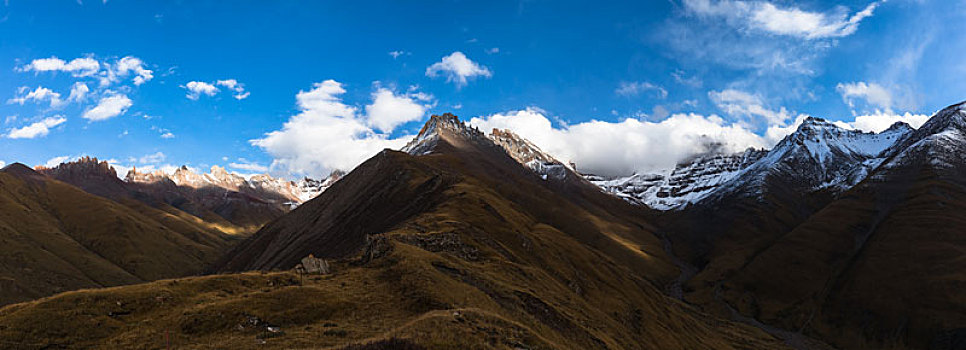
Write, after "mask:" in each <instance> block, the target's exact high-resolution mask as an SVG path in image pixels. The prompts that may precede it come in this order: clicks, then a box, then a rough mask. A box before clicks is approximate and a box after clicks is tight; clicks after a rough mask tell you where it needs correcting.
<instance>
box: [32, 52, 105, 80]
mask: <svg viewBox="0 0 966 350" xmlns="http://www.w3.org/2000/svg"><path fill="white" fill-rule="evenodd" d="M100 69H101V65H100V63H98V62H97V60H95V59H93V58H91V57H82V58H75V59H73V60H71V61H70V62H67V61H64V60H62V59H59V58H57V57H50V58H40V59H35V60H33V61H30V63H29V64H27V65H25V66H23V67H21V68H20V70H22V71H34V72H58V71H59V72H69V73H71V75H73V76H75V77H88V76H92V75H94V74H96V73H97V71H98V70H100Z"/></svg>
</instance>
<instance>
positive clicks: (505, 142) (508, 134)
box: [489, 129, 572, 180]
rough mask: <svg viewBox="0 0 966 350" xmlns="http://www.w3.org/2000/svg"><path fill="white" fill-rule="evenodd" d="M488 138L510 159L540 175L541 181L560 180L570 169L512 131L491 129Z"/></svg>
mask: <svg viewBox="0 0 966 350" xmlns="http://www.w3.org/2000/svg"><path fill="white" fill-rule="evenodd" d="M489 138H490V140H492V141H493V143H496V144H497V145H499V146H500V147H503V149H504V150H506V152H507V154H509V155H510V157H512V158H513V159H515V160H516V161H517V162H519V163H520V164H523V165H524V166H526V167H527V168H529V169H530V170H532V171H533V172H535V173H537V174H538V175H540V177H541V178H542V179H544V180H547V179H555V180H561V179H564V178H566V177H567V170H568V169H570V168H568V166H567V165H565V164H564V163H563V162H560V161H558V160H557V159H556V158H554V157H553V156H551V155H550V154H548V153H546V152H544V151H542V150H540V147H537V145H534V144H533V143H532V142H530V141H529V140H527V139H525V138H522V137H520V136H519V135H517V134H514V133H513V132H512V131H510V130H500V129H493V131H492V132H491V133H490V135H489ZM571 170H572V169H571Z"/></svg>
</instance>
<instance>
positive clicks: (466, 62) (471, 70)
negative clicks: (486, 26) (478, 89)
mask: <svg viewBox="0 0 966 350" xmlns="http://www.w3.org/2000/svg"><path fill="white" fill-rule="evenodd" d="M426 76H427V77H430V78H435V77H439V76H445V77H446V81H447V82H451V83H454V84H456V86H458V87H459V86H466V83H467V81H468V80H470V79H474V78H476V77H485V78H489V77H491V76H493V73H491V72H490V70H489V69H488V68H486V67H484V66H481V65H479V64H477V63H476V62H473V61H472V60H470V59H469V58H467V57H466V55H464V54H463V53H462V52H459V51H456V52H453V53H452V54H450V55H449V56H445V57H443V59H442V60H440V61H439V62H436V63H433V64H432V65H431V66H429V67H426Z"/></svg>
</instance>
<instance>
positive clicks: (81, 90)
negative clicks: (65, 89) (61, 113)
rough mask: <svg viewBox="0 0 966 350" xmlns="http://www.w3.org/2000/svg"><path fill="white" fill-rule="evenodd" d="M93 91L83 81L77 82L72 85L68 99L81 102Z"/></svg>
mask: <svg viewBox="0 0 966 350" xmlns="http://www.w3.org/2000/svg"><path fill="white" fill-rule="evenodd" d="M89 92H91V89H90V88H89V87H87V84H85V83H82V82H76V83H74V85H73V86H71V87H70V95H69V96H67V100H68V101H72V102H80V101H83V100H84V99H85V98H87V94H88V93H89Z"/></svg>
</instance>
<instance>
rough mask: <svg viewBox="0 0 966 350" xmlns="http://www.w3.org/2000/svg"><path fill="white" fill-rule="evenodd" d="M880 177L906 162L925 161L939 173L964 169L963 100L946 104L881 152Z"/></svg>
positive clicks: (965, 111)
mask: <svg viewBox="0 0 966 350" xmlns="http://www.w3.org/2000/svg"><path fill="white" fill-rule="evenodd" d="M882 158H883V160H884V162H883V164H882V166H881V167H880V168H881V169H882V170H883V171H880V172H878V173H877V174H875V176H878V177H883V176H886V175H887V174H889V173H891V170H897V169H900V168H902V167H904V166H907V165H912V164H915V163H918V162H921V163H925V164H926V165H928V166H930V167H931V168H932V169H934V170H937V171H939V172H942V173H947V172H949V171H951V170H955V169H960V170H966V169H963V168H966V103H960V104H956V105H952V106H949V107H946V108H945V109H943V110H941V111H939V112H938V113H936V115H934V116H933V117H932V118H930V119H929V120H928V121H926V123H925V124H923V125H922V127H920V128H919V129H917V130H915V131H912V132H910V133H907V134H906V135H905V137H903V138H902V139H900V140H899V141H898V142H896V143H895V144H894V145H892V146H891V147H889V148H888V149H886V150H885V151H884V152H883V153H882Z"/></svg>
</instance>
